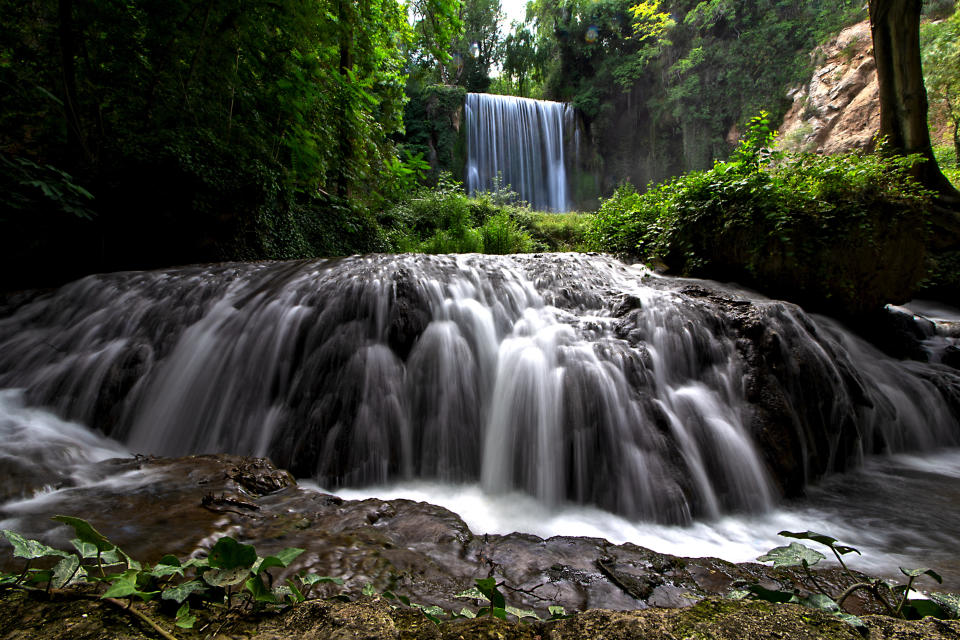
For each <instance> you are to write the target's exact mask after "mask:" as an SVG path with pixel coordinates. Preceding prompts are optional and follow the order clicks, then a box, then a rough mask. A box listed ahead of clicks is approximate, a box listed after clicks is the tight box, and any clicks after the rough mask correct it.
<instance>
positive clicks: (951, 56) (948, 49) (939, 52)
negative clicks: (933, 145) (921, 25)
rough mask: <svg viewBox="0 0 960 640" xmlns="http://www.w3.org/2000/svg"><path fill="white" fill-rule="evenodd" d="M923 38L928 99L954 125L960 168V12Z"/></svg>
mask: <svg viewBox="0 0 960 640" xmlns="http://www.w3.org/2000/svg"><path fill="white" fill-rule="evenodd" d="M922 35H923V36H925V37H924V46H923V74H924V78H925V80H926V83H927V92H928V96H929V97H930V98H931V99H933V100H935V101H937V102H939V103H940V107H941V109H942V111H943V113H944V114H945V115H946V116H947V118H949V119H950V122H951V124H952V125H953V147H954V154H955V155H954V160H955V163H956V166H957V167H958V168H960V12H956V13H954V14H953V15H952V16H951V17H950V18H948V19H946V20H943V21H941V22H939V23H937V24H928V25H926V27H925V29H924V32H923V33H922Z"/></svg>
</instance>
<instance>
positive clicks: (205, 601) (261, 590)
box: [0, 516, 343, 628]
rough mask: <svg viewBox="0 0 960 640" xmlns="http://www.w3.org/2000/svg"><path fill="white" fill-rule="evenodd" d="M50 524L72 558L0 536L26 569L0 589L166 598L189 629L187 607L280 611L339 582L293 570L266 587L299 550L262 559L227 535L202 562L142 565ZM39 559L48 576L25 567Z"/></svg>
mask: <svg viewBox="0 0 960 640" xmlns="http://www.w3.org/2000/svg"><path fill="white" fill-rule="evenodd" d="M53 519H54V520H56V521H58V522H62V523H64V524H66V525H68V526H70V527H72V528H73V530H74V533H75V535H76V538H74V539H73V540H71V544H72V545H73V546H74V548H75V549H76V550H77V553H69V552H66V551H61V550H59V549H54V548H52V547H49V546H47V545H45V544H43V543H41V542H38V541H36V540H28V539H26V538H24V537H23V536H21V535H19V534H17V533H16V532H13V531H9V530H3V532H2V533H3V535H4V537H5V538H6V539H7V540H8V541H9V542H10V543H11V544H12V545H13V552H14V556H15V557H19V558H25V559H26V560H27V565H26V567H25V568H24V571H23V573H21V574H20V575H19V576H16V575H3V574H0V586H6V587H11V586H14V587H16V586H20V587H22V588H35V587H28V586H27V585H37V586H42V585H44V584H46V589H47V590H49V589H51V588H54V589H62V588H65V587H68V586H71V585H75V584H80V583H86V584H91V585H103V586H104V588H103V589H102V591H101V594H100V597H101V598H125V599H129V600H132V599H133V598H138V599H140V600H142V601H144V602H146V601H151V600H170V601H172V602H174V603H176V604H178V605H180V606H179V608H178V609H177V612H176V619H175V624H176V626H178V627H183V628H192V627H193V625H194V623H195V622H196V619H197V618H196V615H194V613H192V609H191V607H192V606H212V605H223V604H224V603H226V605H227V606H231V602H232V596H234V595H239V596H240V600H241V602H242V603H243V605H245V606H260V607H263V606H267V605H273V606H281V605H287V604H294V603H299V602H303V601H304V600H306V599H307V598H308V597H309V595H310V591H311V589H312V588H313V587H314V586H315V585H317V584H323V583H333V584H343V580H341V579H339V578H330V577H326V576H318V575H316V574H305V573H303V572H300V573H298V574H296V575H295V576H294V577H293V578H290V579H288V580H287V581H286V584H285V585H279V586H273V582H274V578H273V575H272V574H271V573H270V572H271V570H273V569H286V568H288V567H289V566H290V564H291V563H293V562H294V561H295V560H296V559H297V558H298V557H299V556H300V555H301V554H302V553H303V551H304V550H303V549H295V548H287V549H283V550H281V551H280V552H278V553H277V554H276V555H272V556H267V557H266V558H262V557H259V556H258V555H257V553H256V549H254V547H253V546H251V545H246V544H241V543H240V542H237V541H236V540H234V539H233V538H230V537H228V536H225V537H222V538H220V539H219V540H217V541H216V543H215V544H214V545H213V547H212V548H211V550H210V553H209V554H208V556H207V557H206V558H203V559H190V560H188V561H186V562H181V561H180V560H179V559H178V558H176V557H175V556H172V555H166V556H164V557H163V558H161V559H160V561H159V562H158V563H157V564H156V565H155V566H153V567H150V566H149V565H144V564H142V563H140V562H137V561H135V560H133V559H132V558H130V556H128V555H127V554H126V553H124V552H123V551H122V550H121V549H119V548H118V547H117V546H116V545H115V544H113V543H112V542H110V541H109V540H108V539H107V538H106V537H105V536H103V535H102V534H101V533H100V532H98V531H97V530H96V529H94V528H93V527H92V526H91V525H90V523H89V522H87V521H86V520H83V519H81V518H75V517H71V516H55V517H54V518H53ZM43 559H48V560H55V561H56V565H55V566H54V568H53V569H52V570H47V569H32V568H31V567H30V563H31V561H33V560H43ZM238 585H242V587H239V588H237V587H238ZM158 596H159V597H158Z"/></svg>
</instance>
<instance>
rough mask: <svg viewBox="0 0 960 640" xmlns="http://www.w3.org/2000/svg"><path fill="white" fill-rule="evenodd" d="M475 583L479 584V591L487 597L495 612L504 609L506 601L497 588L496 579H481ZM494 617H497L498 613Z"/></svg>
mask: <svg viewBox="0 0 960 640" xmlns="http://www.w3.org/2000/svg"><path fill="white" fill-rule="evenodd" d="M474 582H476V583H477V589H479V590H480V593H482V594H483V595H485V596H486V597H487V599H488V600H489V601H490V604H491V605H492V606H493V608H494V610H496V609H503V608H504V606H505V605H506V601H505V600H504V597H503V594H502V593H500V590H499V589H498V588H497V580H496V578H480V579H478V580H475V581H474ZM494 615H496V613H494ZM504 615H506V614H504Z"/></svg>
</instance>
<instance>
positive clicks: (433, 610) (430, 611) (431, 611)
mask: <svg viewBox="0 0 960 640" xmlns="http://www.w3.org/2000/svg"><path fill="white" fill-rule="evenodd" d="M412 606H413V607H414V608H416V609H420V611H423V612H424V613H425V614H427V615H428V616H433V617H436V616H442V615H445V614H446V613H447V612H446V611H444V610H443V609H441V608H440V607H438V606H437V605H435V604H434V605H430V606H427V605H425V604H416V603H414V604H413V605H412Z"/></svg>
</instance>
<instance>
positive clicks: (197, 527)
mask: <svg viewBox="0 0 960 640" xmlns="http://www.w3.org/2000/svg"><path fill="white" fill-rule="evenodd" d="M98 471H99V472H100V473H102V474H103V476H104V478H105V480H106V479H108V478H109V480H106V481H104V482H101V483H98V484H96V485H94V486H86V487H75V488H66V489H64V490H61V491H60V492H59V493H57V494H54V495H53V496H49V497H48V499H47V500H45V501H43V503H42V506H29V504H30V503H27V506H23V503H21V505H20V506H18V505H17V504H16V503H14V504H11V505H8V506H7V507H6V508H5V510H4V512H2V513H0V518H4V519H7V518H16V519H17V520H15V521H14V522H16V523H17V527H18V528H19V530H20V531H21V532H22V533H24V534H25V535H28V536H31V537H41V538H45V539H46V540H47V541H48V542H49V543H51V544H58V545H62V546H65V545H66V537H67V536H66V534H67V532H66V531H65V530H62V529H61V530H52V529H51V528H50V522H49V519H48V518H49V516H50V515H53V514H54V513H66V514H69V515H76V516H80V517H84V518H86V519H88V520H90V521H91V522H92V523H93V524H94V526H95V527H97V528H98V529H99V530H100V531H101V532H102V533H104V534H105V535H106V536H107V537H108V538H110V539H111V540H113V541H114V542H116V543H117V544H118V545H120V546H121V548H123V549H124V550H125V551H126V552H127V553H129V554H130V555H131V556H133V557H134V558H138V559H141V560H144V561H154V562H155V561H156V560H158V559H159V558H160V557H161V556H162V555H163V554H165V553H174V554H175V555H178V556H180V557H185V556H188V555H190V554H197V555H202V554H204V553H205V550H206V549H207V548H209V545H210V544H212V542H213V541H214V540H215V539H216V538H217V537H219V536H220V535H231V536H233V537H234V538H237V539H238V540H241V541H242V542H246V543H250V544H254V545H256V547H257V551H258V553H259V554H260V555H267V554H269V553H274V552H276V551H279V550H280V549H282V548H284V547H301V548H303V549H306V553H304V554H303V555H302V556H301V557H300V558H299V559H298V560H297V561H296V563H295V564H294V565H293V566H292V567H291V568H290V570H292V571H299V570H301V569H307V570H309V571H313V572H316V573H319V574H321V575H330V576H338V577H341V578H343V580H344V581H345V584H344V585H343V586H342V587H340V586H335V585H326V587H327V589H328V591H327V592H326V593H324V594H323V595H327V596H332V595H335V594H336V593H338V592H341V591H343V592H346V593H349V594H351V596H354V597H359V594H360V592H361V590H362V588H363V587H364V586H365V585H367V584H372V585H373V587H374V588H375V589H376V590H377V591H378V592H382V591H385V590H390V591H392V592H394V593H397V594H402V595H405V596H407V597H408V598H410V600H411V601H413V602H417V603H421V604H426V605H433V604H436V605H439V606H441V607H443V608H444V609H447V610H459V609H460V608H461V607H463V606H464V605H470V604H474V603H470V602H465V601H463V600H458V599H456V598H454V597H453V596H454V595H455V594H456V593H459V592H460V591H462V590H464V589H467V588H468V587H470V586H473V581H474V579H475V578H482V577H486V576H488V575H492V576H495V577H496V578H497V579H498V581H502V582H503V584H504V587H503V588H502V590H503V591H504V592H505V594H506V598H507V604H509V605H512V606H515V607H519V608H526V609H535V610H536V611H537V612H538V613H540V614H541V615H546V611H547V607H549V606H550V605H562V606H564V607H565V608H566V609H567V611H568V612H573V611H578V612H581V613H578V614H577V615H575V616H574V617H572V618H570V619H567V620H561V621H556V622H550V623H535V624H517V623H506V622H502V621H498V620H458V621H450V622H445V623H444V624H442V625H441V626H439V627H437V626H435V625H434V624H433V623H431V622H429V621H428V620H426V619H425V618H424V617H423V616H422V615H421V614H420V613H419V612H416V611H414V610H410V609H405V608H402V609H392V608H391V607H390V606H389V603H388V602H387V601H385V600H383V599H381V598H379V597H359V599H355V600H354V601H353V602H347V603H344V602H335V601H318V602H311V603H307V604H304V605H299V606H297V607H294V608H292V609H291V610H288V611H285V612H282V613H269V614H264V615H260V616H256V617H252V616H247V617H238V618H231V617H223V616H221V617H220V618H218V619H217V620H215V621H214V620H207V621H204V618H203V617H201V620H200V622H198V625H197V629H198V630H197V631H187V630H180V629H178V630H177V637H180V638H206V637H222V638H251V639H252V638H257V639H267V638H396V639H401V638H438V639H439V638H444V639H445V638H457V639H459V638H464V639H469V638H503V639H507V638H531V639H532V638H555V639H566V638H571V639H572V638H609V639H611V640H612V639H616V638H651V639H654V638H665V639H672V638H676V639H681V638H684V639H685V638H716V639H723V638H796V639H803V638H810V639H813V638H859V637H861V636H860V635H859V634H858V633H857V632H856V631H855V630H854V629H853V627H850V626H849V625H847V624H846V623H844V622H842V621H839V620H838V619H836V618H833V617H831V616H828V615H825V614H820V613H818V612H815V611H812V610H810V609H805V608H801V607H797V606H793V605H789V606H788V605H769V604H766V603H761V602H744V601H732V600H728V599H724V598H723V596H724V595H725V594H726V593H728V592H729V591H730V589H731V588H732V586H733V584H734V582H735V581H737V580H745V581H749V582H756V581H759V582H761V583H762V584H764V585H765V586H767V587H768V588H783V589H790V588H793V587H794V586H795V585H796V586H800V584H801V582H800V580H799V576H798V575H796V574H794V573H792V572H790V571H784V570H773V569H771V568H769V567H766V566H763V565H759V564H750V563H745V564H732V563H729V562H726V561H723V560H719V559H716V558H680V557H675V556H669V555H665V554H660V553H656V552H654V551H651V550H649V549H644V548H642V547H638V546H636V545H632V544H623V545H614V544H611V543H609V542H607V541H605V540H601V539H596V538H575V537H554V538H550V539H547V540H543V539H541V538H538V537H536V536H532V535H527V534H518V533H513V534H510V535H474V534H473V533H472V532H471V531H470V530H469V529H468V528H467V526H466V525H465V524H464V522H463V521H462V520H461V519H460V517H459V516H457V515H456V514H454V513H452V512H450V511H448V510H446V509H443V508H441V507H438V506H434V505H430V504H426V503H422V502H421V503H417V502H412V501H409V500H389V501H385V500H374V499H371V500H362V501H344V500H342V499H340V498H338V497H336V496H333V495H328V494H323V493H317V492H313V491H308V490H304V489H302V488H300V487H298V486H296V484H295V483H294V481H293V479H292V478H291V477H290V476H289V474H287V473H286V472H285V471H280V470H277V469H276V468H274V467H273V465H272V464H270V463H269V461H266V460H258V459H249V458H240V457H233V456H196V457H189V458H176V459H154V458H143V457H138V458H132V459H123V460H110V461H107V462H104V463H101V464H100V465H99V467H98ZM121 478H122V480H121ZM8 522H9V521H8ZM12 560H13V559H12V558H11V557H10V556H9V554H7V553H3V554H2V555H0V562H3V563H4V564H5V565H6V568H8V569H13V568H14V567H16V566H18V565H15V564H11V563H12ZM819 579H820V580H821V581H822V582H825V583H833V584H834V586H835V587H837V586H839V583H841V582H842V578H841V577H840V576H839V575H837V574H836V573H835V572H833V571H830V570H826V571H823V572H820V573H819ZM837 590H838V591H839V590H840V589H837ZM0 600H2V603H3V604H2V606H0V611H2V612H3V613H2V614H0V639H14V638H33V637H41V636H42V637H46V638H76V639H82V638H101V637H110V638H121V639H125V638H143V637H156V635H155V632H152V631H151V630H150V629H148V628H141V627H140V623H139V622H137V620H136V618H134V617H133V616H130V615H129V614H127V613H124V612H122V611H119V610H114V609H112V608H110V607H108V606H106V605H104V604H103V603H100V602H97V601H95V600H85V599H75V598H68V597H67V596H65V595H55V596H54V597H53V599H52V600H47V599H45V598H40V597H37V596H33V595H32V594H24V593H21V592H16V591H7V592H0ZM849 602H851V601H848V603H849ZM150 606H153V605H150ZM474 608H475V607H474ZM854 608H855V612H858V613H861V614H871V613H874V612H875V611H874V610H872V609H871V608H870V605H869V604H868V603H865V602H857V603H855V604H854ZM157 617H158V619H159V620H161V621H162V622H163V621H170V618H165V617H164V616H163V615H161V614H158V615H157ZM865 620H866V621H867V624H868V625H869V628H870V637H872V638H904V639H905V638H958V639H960V623H958V622H946V623H945V622H939V621H934V620H932V619H929V618H928V619H926V620H925V621H921V622H912V623H907V622H900V621H896V620H892V619H889V618H883V617H880V616H872V615H866V617H865ZM206 623H209V626H208V627H206V628H205V629H204V631H203V632H200V631H199V629H200V628H202V625H203V624H206ZM221 625H222V628H221ZM168 627H170V628H172V624H170V625H168ZM218 628H220V631H219V634H220V635H217V636H214V635H212V634H213V632H214V631H216V630H217V629H218Z"/></svg>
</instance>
